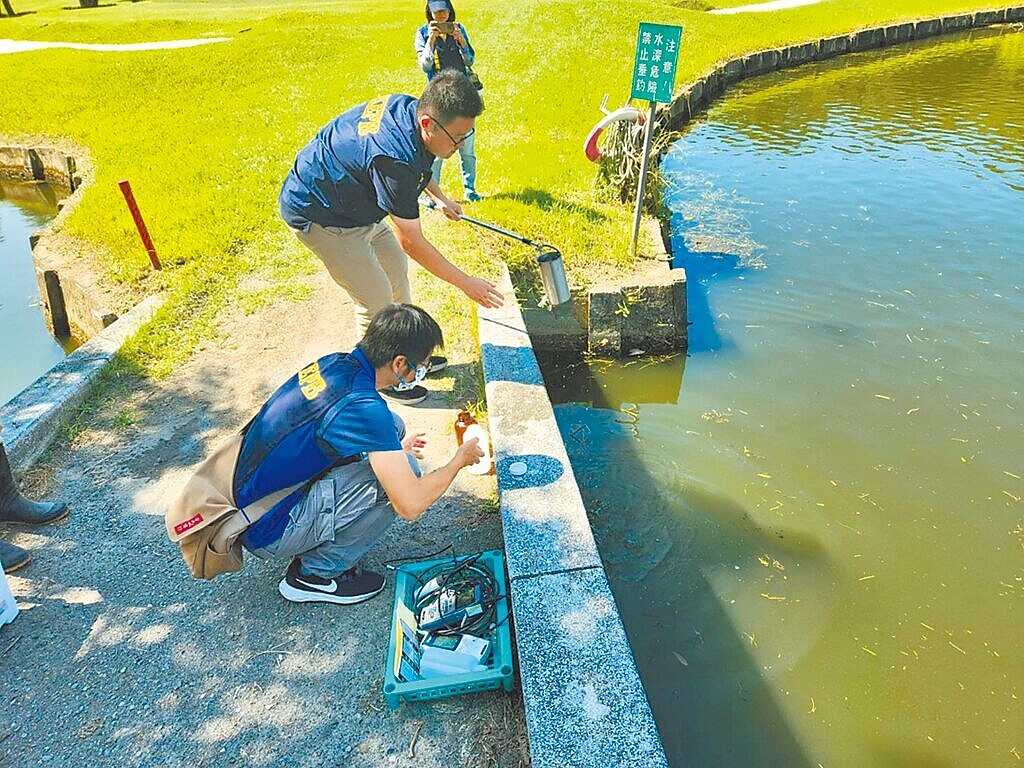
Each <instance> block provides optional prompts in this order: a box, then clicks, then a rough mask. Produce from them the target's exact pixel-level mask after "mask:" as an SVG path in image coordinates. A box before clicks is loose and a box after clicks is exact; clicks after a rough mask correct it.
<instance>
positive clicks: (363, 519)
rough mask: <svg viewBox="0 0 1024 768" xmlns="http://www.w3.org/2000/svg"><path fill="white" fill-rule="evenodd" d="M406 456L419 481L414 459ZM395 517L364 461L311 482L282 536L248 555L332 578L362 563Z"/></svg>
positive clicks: (402, 431) (399, 424)
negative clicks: (295, 563)
mask: <svg viewBox="0 0 1024 768" xmlns="http://www.w3.org/2000/svg"><path fill="white" fill-rule="evenodd" d="M392 415H393V416H394V419H395V425H396V426H397V427H398V434H399V440H401V439H402V438H404V437H405V424H403V423H402V420H401V418H399V416H398V415H397V414H392ZM406 457H407V458H408V459H409V465H410V466H411V467H412V471H413V472H415V473H416V476H417V477H419V475H420V468H419V464H418V463H417V461H416V459H415V457H413V456H412V455H411V454H406ZM395 517H396V515H395V510H394V509H393V508H392V506H391V502H390V501H389V500H388V497H387V495H386V494H385V493H384V489H383V488H382V487H381V484H380V482H379V481H378V480H377V476H376V475H374V474H373V470H372V469H371V468H370V462H369V461H368V460H365V459H364V460H363V461H357V462H354V463H352V464H345V465H344V466H341V467H335V468H334V469H332V470H331V471H330V472H328V473H327V474H326V475H324V476H323V477H322V478H320V479H319V480H317V481H316V482H315V483H313V485H311V486H310V487H309V491H307V493H306V495H305V496H304V497H303V498H302V499H301V500H300V501H299V502H298V503H297V504H296V505H295V506H294V507H292V509H291V511H290V512H289V513H288V518H289V519H288V525H287V527H286V528H285V529H284V533H283V534H282V535H281V538H280V539H278V540H277V541H275V542H273V543H272V544H268V545H267V546H265V547H260V548H257V549H251V550H249V551H250V552H252V554H254V555H256V557H259V558H262V559H270V558H272V557H298V558H299V560H300V561H301V564H302V572H303V573H305V574H315V575H317V576H321V577H323V578H325V579H329V578H331V577H333V576H337V575H338V574H340V573H342V572H343V571H347V570H348V569H349V568H351V567H352V566H354V565H355V564H356V563H358V562H359V561H360V560H361V559H362V558H363V556H364V555H365V554H366V553H367V552H369V551H370V548H371V547H373V545H374V544H376V543H377V542H378V541H379V540H380V538H381V536H383V535H384V532H385V531H387V529H388V527H389V526H390V525H391V523H393V522H394V521H395Z"/></svg>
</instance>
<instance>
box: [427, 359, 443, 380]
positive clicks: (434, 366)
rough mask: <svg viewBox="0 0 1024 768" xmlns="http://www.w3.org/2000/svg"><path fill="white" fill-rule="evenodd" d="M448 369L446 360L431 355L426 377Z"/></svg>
mask: <svg viewBox="0 0 1024 768" xmlns="http://www.w3.org/2000/svg"><path fill="white" fill-rule="evenodd" d="M447 367H448V358H447V357H443V356H442V355H431V356H430V362H429V363H427V376H429V375H430V374H432V373H440V372H441V371H443V370H444V369H445V368H447Z"/></svg>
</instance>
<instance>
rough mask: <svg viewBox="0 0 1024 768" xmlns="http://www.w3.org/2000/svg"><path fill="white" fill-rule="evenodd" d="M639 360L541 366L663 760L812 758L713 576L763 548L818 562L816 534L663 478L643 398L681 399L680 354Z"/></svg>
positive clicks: (791, 762) (782, 766)
mask: <svg viewBox="0 0 1024 768" xmlns="http://www.w3.org/2000/svg"><path fill="white" fill-rule="evenodd" d="M647 362H648V363H650V361H647ZM636 363H637V364H636V365H634V366H630V367H623V366H621V365H613V364H611V363H609V362H608V361H590V362H589V363H588V362H586V361H581V360H564V359H563V360H557V359H553V358H548V359H546V360H544V361H543V370H544V376H545V381H547V382H548V389H549V392H551V394H552V399H553V401H555V402H556V403H558V402H561V403H563V404H562V405H559V406H557V407H556V418H557V420H558V423H559V428H560V429H561V431H562V434H563V439H564V440H565V444H566V449H567V451H568V453H569V458H570V462H571V464H572V467H573V471H574V472H575V473H576V476H577V478H578V480H579V482H580V490H581V492H582V494H583V498H584V502H585V504H586V507H587V511H588V515H589V517H590V520H591V525H592V527H593V530H594V535H595V538H596V539H597V543H598V547H599V549H600V551H601V557H602V560H603V561H604V563H605V567H606V570H607V572H608V575H609V580H610V582H611V585H612V589H613V592H614V594H615V597H616V601H617V603H618V605H619V610H620V612H621V614H622V618H623V623H624V625H625V629H626V633H627V635H628V636H629V639H630V645H631V646H632V649H633V654H634V656H635V658H636V662H637V667H638V668H639V670H640V675H641V678H642V679H643V681H644V684H645V687H646V688H647V692H648V698H649V700H650V702H651V707H652V710H653V712H654V716H655V719H656V720H657V723H658V727H659V731H660V733H661V738H662V742H663V744H664V746H665V750H666V754H667V756H668V758H669V762H670V763H671V764H672V765H673V766H687V768H701V767H704V768H712V767H714V768H730V767H732V766H736V767H738V766H743V767H744V768H803V767H804V766H806V767H807V768H813V766H814V765H815V762H814V761H813V760H811V759H810V758H809V757H808V756H807V755H806V754H805V753H804V751H803V748H802V747H801V745H800V743H799V742H798V741H797V739H796V737H795V735H794V734H793V731H792V729H791V727H790V725H789V723H788V722H787V718H786V715H785V712H784V711H783V709H782V707H781V706H780V705H779V703H778V702H777V700H776V698H775V697H776V695H777V693H778V692H777V691H776V690H775V689H774V688H773V686H772V685H771V676H770V674H769V673H767V672H766V671H765V669H764V668H763V667H762V666H761V665H760V664H759V662H758V660H757V658H756V648H757V644H758V642H759V638H757V637H756V636H755V635H754V634H752V633H747V632H744V631H743V629H742V628H741V627H738V626H736V624H735V622H734V619H733V617H732V616H730V614H729V612H728V604H729V594H728V591H727V590H726V589H723V587H722V585H721V582H719V583H718V588H717V589H716V574H719V573H723V572H724V571H726V570H728V571H729V575H730V577H731V575H732V569H733V568H734V567H735V566H734V565H733V564H734V563H745V564H748V566H749V563H750V562H752V561H755V562H756V560H757V558H758V557H759V556H761V553H763V552H765V551H767V550H770V551H772V552H774V553H778V555H779V557H780V558H786V557H787V556H788V555H791V554H794V553H799V555H800V558H801V559H802V560H803V561H804V563H806V564H808V565H810V564H811V563H814V562H815V561H817V562H819V563H821V562H823V561H824V554H823V552H822V549H821V546H820V545H819V544H818V542H816V541H814V540H811V539H808V538H807V537H803V536H801V535H798V534H795V533H793V532H790V531H787V530H785V529H768V528H764V527H761V526H759V525H758V524H756V523H755V522H754V521H753V520H752V519H751V518H750V517H749V516H748V514H747V513H746V511H745V510H744V509H743V508H742V507H741V506H740V505H739V504H737V503H736V502H734V501H731V500H730V499H727V498H723V497H721V496H720V495H719V494H716V493H715V492H714V491H712V490H711V489H708V488H706V487H702V486H701V485H700V484H699V483H697V482H695V481H693V480H692V478H687V477H686V476H685V470H684V469H683V468H682V467H680V468H679V469H678V478H677V481H676V482H670V483H668V484H666V483H665V480H664V478H663V477H662V478H655V477H654V476H653V475H652V474H651V472H650V470H649V469H648V465H647V463H645V461H644V458H643V457H642V456H641V455H640V454H639V452H638V447H639V443H638V441H636V440H635V439H634V437H635V436H636V435H637V434H638V433H639V429H640V417H639V404H640V403H670V404H671V403H675V401H676V400H677V399H678V396H679V392H680V387H681V384H682V374H683V368H684V363H685V356H683V355H678V356H676V357H674V358H671V359H669V360H661V361H658V362H655V363H650V364H649V365H648V367H647V368H646V369H645V368H643V367H641V366H642V365H643V361H636ZM627 365H628V364H627ZM609 377H611V378H609ZM570 393H571V395H570ZM581 393H583V394H582V397H581ZM570 397H571V399H572V400H573V401H574V402H575V403H576V404H566V403H567V402H568V400H569V399H570ZM581 400H583V401H584V405H582V406H581V405H580V404H579V403H580V401H581ZM673 464H674V462H673ZM812 570H813V566H812ZM756 575H757V574H755V576H756ZM666 600H667V601H668V602H667V603H666ZM733 602H735V601H733ZM812 639H813V638H808V640H807V643H808V644H810V643H811V641H812ZM761 642H764V641H763V639H761Z"/></svg>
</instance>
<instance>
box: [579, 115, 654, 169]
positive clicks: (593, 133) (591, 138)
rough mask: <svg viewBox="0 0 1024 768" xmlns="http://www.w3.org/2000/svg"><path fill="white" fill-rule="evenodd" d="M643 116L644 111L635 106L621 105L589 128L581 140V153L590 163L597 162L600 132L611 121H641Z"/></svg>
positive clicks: (599, 151)
mask: <svg viewBox="0 0 1024 768" xmlns="http://www.w3.org/2000/svg"><path fill="white" fill-rule="evenodd" d="M643 118H644V113H643V112H641V111H640V110H639V109H636V108H635V107H622V108H621V109H616V110H615V111H614V112H609V113H608V114H607V115H605V116H604V117H602V118H601V119H600V120H599V121H598V123H597V125H595V126H594V127H593V128H592V129H591V130H590V134H589V135H588V136H587V140H586V141H585V142H583V154H585V155H586V156H587V160H589V161H590V162H592V163H593V162H597V159H598V158H599V157H600V156H601V150H600V149H599V148H598V146H597V141H598V139H600V138H601V133H602V132H603V131H604V129H605V128H607V127H608V126H609V125H611V124H612V123H636V122H641V121H642V120H643Z"/></svg>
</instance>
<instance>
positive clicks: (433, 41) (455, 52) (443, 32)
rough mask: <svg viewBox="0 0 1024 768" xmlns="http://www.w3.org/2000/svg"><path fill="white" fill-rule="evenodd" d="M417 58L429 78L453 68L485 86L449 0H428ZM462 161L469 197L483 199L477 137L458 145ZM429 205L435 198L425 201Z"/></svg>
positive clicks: (436, 168)
mask: <svg viewBox="0 0 1024 768" xmlns="http://www.w3.org/2000/svg"><path fill="white" fill-rule="evenodd" d="M415 45H416V59H417V61H418V62H419V65H420V69H422V70H423V71H424V72H425V73H426V75H427V81H428V82H429V81H430V80H433V79H434V77H435V76H437V75H438V74H440V73H441V72H443V71H445V70H453V71H455V72H459V73H461V74H463V75H466V76H467V77H469V78H470V80H471V81H472V82H473V84H474V85H475V86H476V88H477V90H480V89H482V88H483V86H482V85H481V84H480V78H478V77H477V76H476V73H475V72H473V61H474V59H475V58H476V52H475V51H474V50H473V46H472V45H470V42H469V33H468V32H466V28H465V27H464V26H462V24H460V23H458V22H457V21H455V8H454V7H453V6H452V4H451V2H450V1H449V0H428V2H427V23H426V24H424V25H423V26H422V27H420V28H419V29H418V30H417V32H416V41H415ZM459 161H460V162H461V163H462V185H463V187H464V188H465V191H466V199H467V200H469V201H470V202H476V201H477V200H480V199H481V196H480V194H478V193H477V191H476V151H475V148H474V137H473V136H470V137H469V138H467V139H466V141H464V142H462V144H461V145H460V146H459ZM443 163H444V158H442V157H438V158H437V159H436V160H434V165H433V168H432V169H431V172H432V174H433V177H434V182H435V183H437V184H440V183H441V166H442V165H443ZM426 204H427V205H428V206H429V207H430V208H434V207H435V206H436V201H432V200H431V201H429V202H427V203H426Z"/></svg>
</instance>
